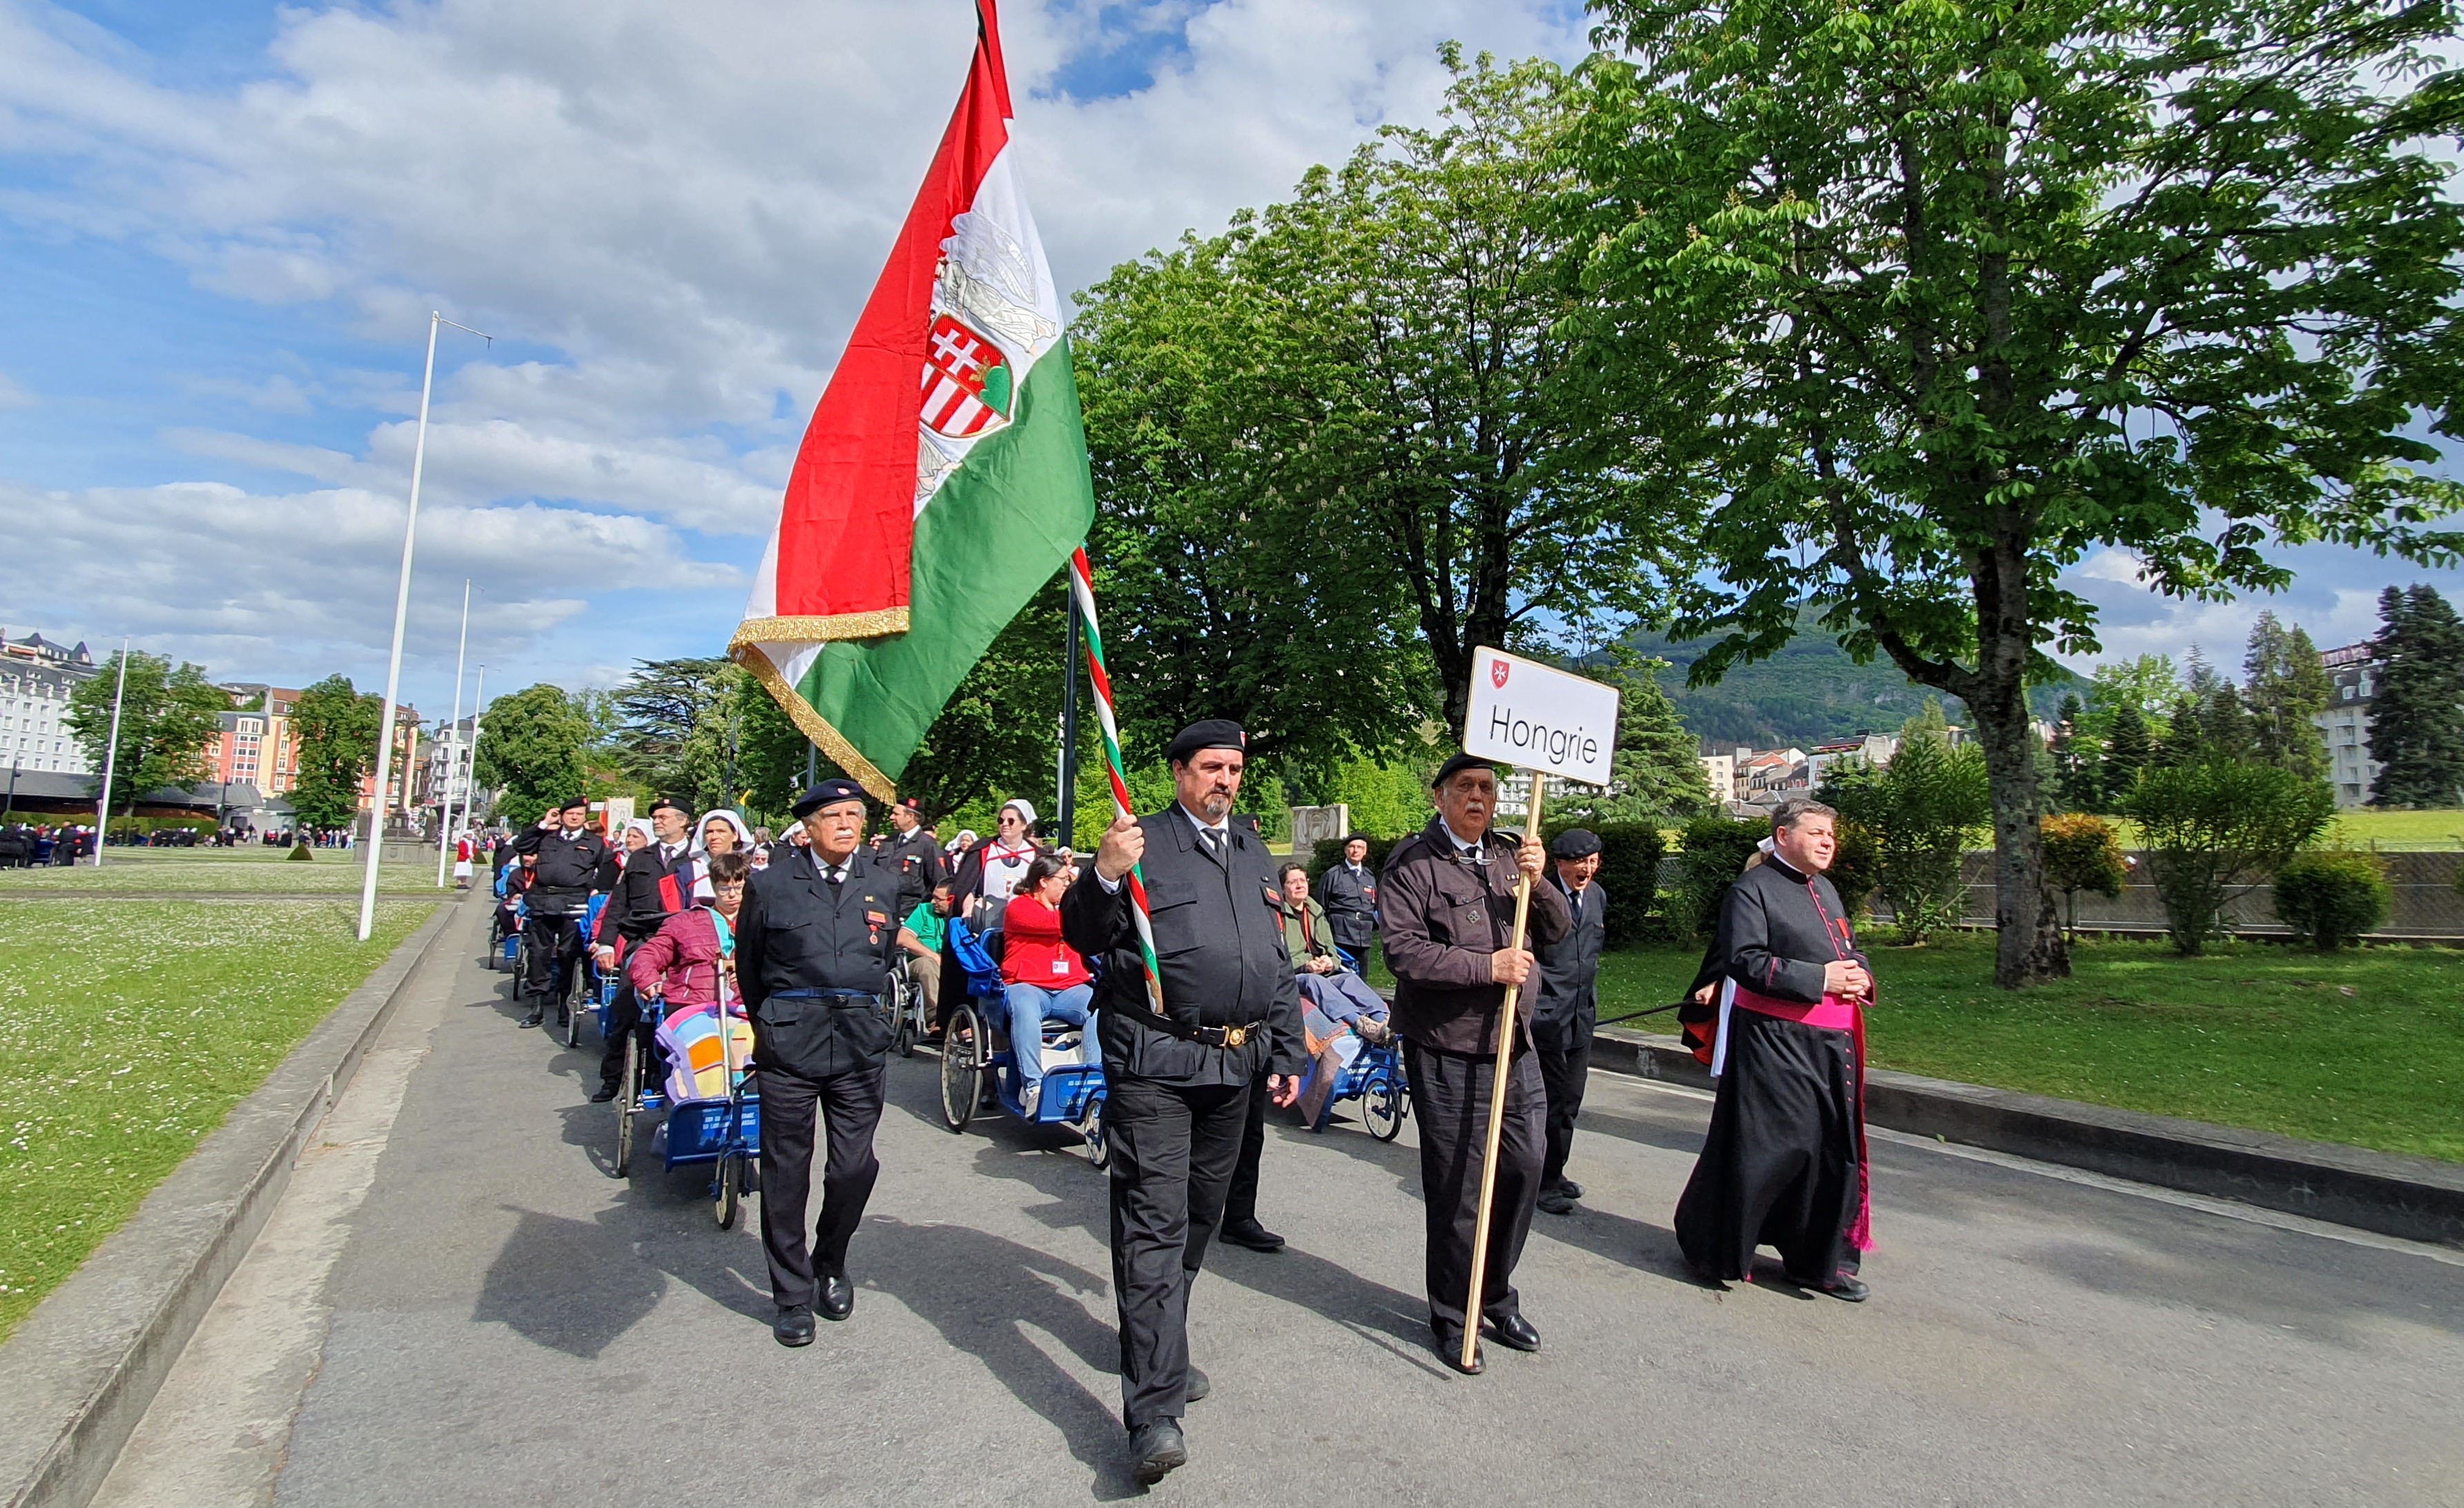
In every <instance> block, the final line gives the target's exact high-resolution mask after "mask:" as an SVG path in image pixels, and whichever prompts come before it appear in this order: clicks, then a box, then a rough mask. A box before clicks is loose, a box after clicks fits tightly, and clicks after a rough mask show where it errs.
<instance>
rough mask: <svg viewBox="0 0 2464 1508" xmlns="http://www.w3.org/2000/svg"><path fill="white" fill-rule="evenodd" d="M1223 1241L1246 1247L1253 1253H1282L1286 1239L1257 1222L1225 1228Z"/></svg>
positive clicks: (1244, 1222)
mask: <svg viewBox="0 0 2464 1508" xmlns="http://www.w3.org/2000/svg"><path fill="white" fill-rule="evenodd" d="M1223 1239H1224V1240H1226V1241H1229V1242H1231V1243H1232V1244H1233V1245H1234V1246H1245V1247H1247V1248H1248V1249H1249V1250H1250V1251H1252V1252H1280V1251H1282V1250H1283V1249H1284V1238H1283V1237H1282V1236H1279V1235H1277V1234H1275V1232H1273V1231H1269V1230H1267V1229H1266V1228H1265V1226H1262V1225H1260V1224H1259V1223H1258V1222H1257V1221H1255V1220H1243V1221H1240V1222H1237V1223H1236V1224H1233V1225H1227V1226H1225V1227H1224V1228H1223Z"/></svg>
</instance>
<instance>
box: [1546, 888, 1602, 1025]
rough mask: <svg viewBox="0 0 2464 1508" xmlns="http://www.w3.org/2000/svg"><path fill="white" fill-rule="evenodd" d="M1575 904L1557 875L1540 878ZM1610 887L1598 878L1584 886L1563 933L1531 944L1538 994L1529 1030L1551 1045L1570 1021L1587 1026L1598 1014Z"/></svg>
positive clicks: (1569, 907) (1569, 906)
mask: <svg viewBox="0 0 2464 1508" xmlns="http://www.w3.org/2000/svg"><path fill="white" fill-rule="evenodd" d="M1543 883H1544V884H1545V885H1546V886H1547V888H1549V889H1551V890H1553V891H1555V892H1557V893H1558V894H1559V895H1561V896H1563V897H1565V898H1566V908H1567V910H1568V911H1570V912H1571V911H1573V908H1574V893H1573V891H1571V890H1568V889H1566V888H1565V885H1564V883H1563V882H1562V881H1560V880H1559V879H1558V878H1557V876H1555V875H1551V876H1549V877H1548V879H1547V880H1545V881H1544V882H1543ZM1608 911H1609V893H1608V890H1607V888H1606V887H1605V886H1603V885H1602V884H1601V883H1600V882H1599V881H1598V880H1596V879H1595V880H1593V881H1592V882H1591V883H1590V884H1588V885H1586V886H1584V887H1583V896H1582V911H1581V914H1580V915H1577V916H1576V917H1575V918H1574V920H1573V926H1572V927H1571V928H1569V929H1568V931H1567V933H1566V935H1565V936H1564V937H1562V938H1559V939H1558V940H1557V941H1556V942H1543V943H1541V944H1540V945H1538V946H1537V947H1535V948H1533V949H1532V952H1534V953H1535V954H1537V955H1538V956H1539V959H1540V995H1539V998H1538V999H1536V1000H1534V1001H1533V1002H1532V1003H1531V1030H1532V1032H1533V1034H1534V1035H1535V1036H1537V1037H1538V1038H1539V1039H1540V1041H1541V1045H1542V1046H1544V1047H1545V1046H1550V1045H1551V1044H1552V1041H1554V1040H1557V1039H1558V1034H1559V1033H1562V1032H1563V1031H1565V1030H1566V1029H1567V1028H1569V1027H1576V1026H1579V1027H1580V1028H1582V1029H1583V1030H1584V1031H1589V1030H1590V1029H1591V1028H1592V1027H1594V1026H1595V1025H1597V1024H1598V1022H1599V1019H1600V1006H1599V990H1598V984H1599V976H1600V946H1601V943H1602V942H1604V941H1605V940H1606V939H1607V936H1608V926H1607V918H1608Z"/></svg>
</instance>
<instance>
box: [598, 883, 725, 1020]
mask: <svg viewBox="0 0 2464 1508" xmlns="http://www.w3.org/2000/svg"><path fill="white" fill-rule="evenodd" d="M625 973H626V977H627V978H628V979H630V980H631V981H632V982H633V990H634V992H635V993H636V994H639V995H649V994H651V993H653V992H654V991H656V990H658V989H660V988H662V987H664V989H665V991H666V997H667V1002H668V1003H667V1009H668V1010H671V1011H672V1010H677V1009H682V1008H684V1007H686V1006H707V1005H709V1004H711V1003H712V1002H713V1001H715V1000H716V999H717V998H718V914H717V913H716V912H715V911H713V910H711V908H710V907H708V906H695V907H693V909H692V910H690V911H679V912H677V913H676V914H675V915H674V916H672V917H670V918H669V919H668V920H667V922H666V924H665V925H663V926H661V927H660V928H659V930H658V931H657V932H656V933H655V934H653V935H652V937H651V938H650V940H649V942H645V943H643V944H642V945H641V946H640V947H638V948H636V949H634V950H633V956H632V957H631V958H630V959H627V961H626V964H625ZM730 993H731V994H733V993H734V991H732V990H731V991H730Z"/></svg>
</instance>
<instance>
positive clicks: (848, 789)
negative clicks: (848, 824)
mask: <svg viewBox="0 0 2464 1508" xmlns="http://www.w3.org/2000/svg"><path fill="white" fill-rule="evenodd" d="M863 799H864V787H862V786H859V785H857V784H856V783H855V782H854V781H851V780H825V781H824V782H822V783H821V784H820V785H818V786H815V787H813V788H812V789H810V790H808V791H806V792H804V799H803V800H802V801H799V802H797V803H796V806H795V812H796V815H797V816H799V817H809V816H811V815H812V814H813V813H814V812H816V811H819V810H821V809H823V808H824V807H835V806H837V805H838V804H839V803H840V802H842V801H862V800H863Z"/></svg>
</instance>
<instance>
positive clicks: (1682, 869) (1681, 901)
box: [1668, 817, 1771, 937]
mask: <svg viewBox="0 0 2464 1508" xmlns="http://www.w3.org/2000/svg"><path fill="white" fill-rule="evenodd" d="M1769 836H1771V824H1770V823H1769V822H1731V821H1729V820H1728V819H1727V818H1726V817H1697V818H1696V819H1694V820H1693V821H1691V822H1689V823H1687V824H1685V831H1684V832H1683V834H1682V836H1681V841H1682V842H1683V845H1684V852H1683V853H1682V854H1679V855H1678V860H1677V862H1678V878H1677V890H1676V893H1675V894H1674V895H1673V896H1672V897H1671V898H1670V899H1669V902H1668V908H1669V917H1670V920H1674V921H1679V922H1682V923H1683V924H1684V925H1686V926H1689V927H1691V928H1692V929H1693V932H1694V935H1695V936H1697V937H1709V936H1710V935H1711V934H1712V933H1713V932H1714V931H1716V930H1717V929H1718V927H1719V925H1720V897H1721V894H1722V893H1723V892H1725V891H1726V890H1727V888H1728V882H1729V881H1731V880H1733V879H1735V878H1736V877H1737V876H1739V875H1740V874H1743V873H1744V872H1745V868H1746V860H1747V859H1749V858H1750V857H1752V856H1753V852H1754V847H1755V845H1756V844H1759V843H1760V842H1762V840H1763V839H1765V838H1767V837H1769Z"/></svg>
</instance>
